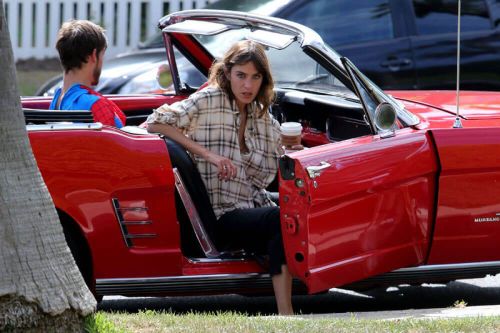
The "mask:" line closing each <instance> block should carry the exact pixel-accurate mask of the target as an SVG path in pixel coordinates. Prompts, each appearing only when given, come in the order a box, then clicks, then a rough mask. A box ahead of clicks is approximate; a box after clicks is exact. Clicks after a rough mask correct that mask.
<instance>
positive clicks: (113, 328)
mask: <svg viewBox="0 0 500 333" xmlns="http://www.w3.org/2000/svg"><path fill="white" fill-rule="evenodd" d="M87 332H91V333H94V332H95V333H97V332H98V333H118V332H120V333H122V332H127V333H128V332H130V333H132V332H133V333H155V332H176V333H177V332H180V333H183V332H185V333H195V332H204V333H205V332H207V333H212V332H213V333H219V332H228V333H229V332H231V333H232V332H244V333H253V332H255V333H267V332H283V333H289V332H290V333H292V332H293V333H316V332H317V333H326V332H340V333H344V332H345V333H348V332H349V333H351V332H363V333H365V332H366V333H368V332H369V333H372V332H375V333H376V332H384V333H385V332H397V333H400V332H408V333H424V332H425V333H428V332H439V333H441V332H445V333H446V332H450V333H451V332H471V333H472V332H479V333H481V332H500V317H470V318H454V319H402V320H367V319H362V320H361V319H356V318H355V317H351V318H349V319H338V318H326V317H300V316H295V317H279V316H266V317H261V316H255V317H248V316H245V315H240V314H237V313H231V312H224V313H213V314H196V313H190V314H185V315H176V314H172V313H168V312H156V311H151V310H146V311H141V312H139V313H134V314H128V313H107V312H98V313H96V314H95V315H94V316H92V317H89V318H88V319H87Z"/></svg>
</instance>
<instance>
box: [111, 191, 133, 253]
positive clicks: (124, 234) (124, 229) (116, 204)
mask: <svg viewBox="0 0 500 333" xmlns="http://www.w3.org/2000/svg"><path fill="white" fill-rule="evenodd" d="M111 203H112V204H113V209H114V211H115V216H116V220H117V221H118V225H119V226H120V230H121V232H122V237H123V241H124V242H125V246H126V247H128V248H131V247H132V245H133V244H132V241H131V240H130V238H128V237H127V236H128V230H127V226H126V225H125V224H124V223H123V220H124V219H123V215H122V213H121V210H120V202H119V201H118V199H117V198H112V199H111Z"/></svg>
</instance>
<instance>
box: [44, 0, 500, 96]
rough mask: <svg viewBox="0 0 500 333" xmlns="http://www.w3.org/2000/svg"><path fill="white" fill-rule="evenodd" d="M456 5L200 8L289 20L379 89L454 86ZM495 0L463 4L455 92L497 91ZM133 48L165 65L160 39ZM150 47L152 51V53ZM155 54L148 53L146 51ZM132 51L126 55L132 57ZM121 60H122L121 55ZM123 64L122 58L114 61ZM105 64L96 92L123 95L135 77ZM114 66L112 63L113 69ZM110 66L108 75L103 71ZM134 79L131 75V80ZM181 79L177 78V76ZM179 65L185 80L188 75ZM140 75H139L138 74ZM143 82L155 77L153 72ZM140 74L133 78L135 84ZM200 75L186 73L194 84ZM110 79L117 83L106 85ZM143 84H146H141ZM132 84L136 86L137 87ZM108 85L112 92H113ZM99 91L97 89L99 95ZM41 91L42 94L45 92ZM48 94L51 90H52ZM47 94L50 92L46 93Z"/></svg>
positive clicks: (222, 0)
mask: <svg viewBox="0 0 500 333" xmlns="http://www.w3.org/2000/svg"><path fill="white" fill-rule="evenodd" d="M457 2H458V1H457V0H355V1H354V0H288V1H287V0H219V1H217V2H214V3H211V4H210V5H208V6H207V8H211V9H228V10H238V11H248V12H253V13H256V14H267V15H271V16H276V17H281V18H285V19H288V20H292V21H296V22H298V23H301V24H303V25H306V26H308V27H310V28H312V29H313V30H315V31H317V32H318V33H319V34H320V35H321V36H322V38H323V39H324V40H325V41H326V42H327V43H328V44H329V45H331V46H332V47H333V48H334V49H335V50H336V51H337V52H338V53H340V54H341V55H343V56H346V57H348V58H350V59H351V60H352V61H353V62H354V63H355V64H356V66H357V67H358V68H359V69H360V70H361V71H362V72H364V73H365V74H366V75H367V76H368V77H370V78H371V79H372V80H373V81H374V82H375V83H376V84H377V85H379V86H380V87H381V88H383V89H394V90H406V89H455V87H456V57H457V56H456V54H457V48H456V35H457V34H456V31H457V21H458V20H457V9H458V4H457ZM499 25H500V0H462V15H461V29H462V34H461V36H462V38H461V44H462V45H461V75H460V82H461V88H462V89H468V90H497V91H500V27H499ZM140 48H142V49H148V50H143V51H142V52H145V54H146V53H147V55H148V57H151V55H152V54H153V53H154V54H156V56H157V57H158V58H157V61H158V65H159V64H161V63H162V62H165V61H166V59H165V51H164V46H163V39H162V36H161V34H160V33H159V34H158V35H156V36H154V37H153V38H152V39H150V40H149V41H147V42H145V43H144V44H143V45H142V46H141V47H140ZM155 48H156V49H155ZM152 49H155V51H154V52H152V51H153V50H152ZM140 52H141V51H138V52H134V53H133V54H130V56H128V55H125V58H131V59H130V60H132V59H133V58H132V57H138V56H140ZM122 58H123V57H122ZM121 61H123V59H121ZM119 63H120V62H119V61H114V60H113V59H111V60H109V61H107V62H105V64H104V71H103V76H105V77H104V78H103V80H102V81H103V82H105V84H101V87H102V92H103V93H108V94H109V93H123V92H145V91H129V90H123V88H122V87H129V86H133V85H132V84H126V83H127V82H126V80H125V79H124V78H127V79H128V80H133V79H134V76H133V75H129V76H123V73H122V74H121V75H122V76H123V77H117V78H116V79H113V77H112V76H113V74H114V73H115V72H116V73H120V71H119V68H116V70H115V69H114V68H113V70H111V68H110V67H112V66H113V67H115V66H116V65H119ZM118 67H119V66H118ZM107 68H109V69H110V70H108V71H106V69H107ZM136 74H138V73H136ZM136 74H134V75H136ZM181 74H182V73H181ZM193 74H194V73H193V71H192V70H191V69H189V68H186V71H185V73H184V75H188V76H192V75H193ZM142 76H145V75H142ZM148 76H151V78H150V80H151V81H152V80H154V74H151V75H148ZM139 78H141V76H137V77H136V78H135V80H136V81H140V82H143V81H144V79H142V81H141V80H138V79H139ZM199 80H200V78H199V77H198V76H193V80H189V79H188V80H187V81H188V82H189V81H191V82H193V86H196V84H197V83H198V81H199ZM115 81H116V84H113V82H115ZM142 85H144V86H152V83H150V84H149V85H145V84H142ZM137 86H139V85H137ZM113 87H115V88H116V89H114V88H113ZM99 88H100V87H99V86H98V87H97V90H99ZM46 89H47V88H46V87H45V89H42V91H41V93H44V90H46ZM52 89H53V88H52ZM49 94H50V93H49Z"/></svg>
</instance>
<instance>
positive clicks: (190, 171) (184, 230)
mask: <svg viewBox="0 0 500 333" xmlns="http://www.w3.org/2000/svg"><path fill="white" fill-rule="evenodd" d="M165 142H166V144H167V149H168V153H169V155H170V160H171V162H172V167H173V168H177V171H178V172H179V174H180V177H181V178H182V181H183V183H184V186H185V188H186V190H187V192H188V193H189V195H190V197H191V199H192V201H193V203H194V206H195V208H196V210H197V212H198V214H199V215H200V218H201V221H202V223H203V226H204V228H205V230H206V232H207V234H208V236H209V237H210V239H211V240H212V242H214V243H215V244H217V237H216V236H217V234H216V223H217V218H216V217H215V214H214V211H213V209H212V204H211V203H210V199H209V197H208V194H207V190H206V187H205V184H204V183H203V180H202V179H201V176H200V173H199V172H198V169H197V168H196V166H195V164H194V162H193V160H192V159H191V157H190V156H189V155H188V153H187V152H186V150H185V148H184V147H182V146H181V145H180V144H178V143H177V142H175V141H173V140H171V139H168V138H165ZM175 206H176V209H177V216H178V218H179V222H180V228H181V247H182V249H183V251H184V254H185V255H187V256H189V257H202V256H204V253H203V251H202V249H201V247H200V244H199V242H198V240H197V238H196V236H195V233H194V230H193V227H192V226H191V223H190V220H189V216H188V214H187V212H186V209H185V207H184V204H183V202H182V200H181V198H180V196H179V193H178V192H177V191H176V194H175Z"/></svg>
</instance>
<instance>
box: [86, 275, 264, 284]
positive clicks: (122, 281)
mask: <svg viewBox="0 0 500 333" xmlns="http://www.w3.org/2000/svg"><path fill="white" fill-rule="evenodd" d="M269 277H270V276H269V274H264V273H246V274H203V275H186V276H166V277H152V278H148V277H145V278H118V279H96V284H104V283H114V284H130V283H162V282H173V283H181V282H187V281H198V280H200V281H206V280H209V279H213V280H219V281H228V280H241V279H249V278H252V279H256V278H269Z"/></svg>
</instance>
